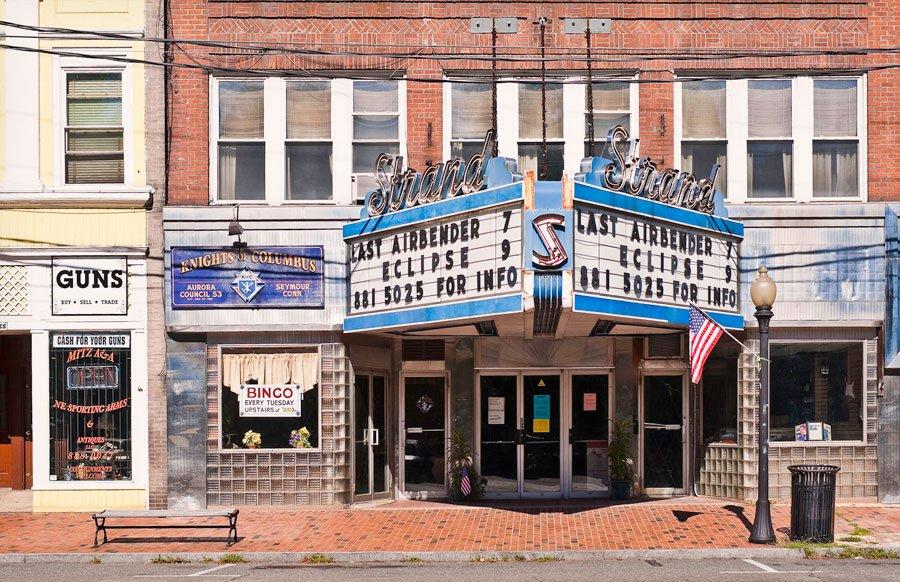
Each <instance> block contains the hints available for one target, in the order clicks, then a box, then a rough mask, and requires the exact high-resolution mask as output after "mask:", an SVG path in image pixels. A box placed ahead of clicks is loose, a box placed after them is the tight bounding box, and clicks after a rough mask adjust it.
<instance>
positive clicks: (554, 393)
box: [522, 374, 561, 494]
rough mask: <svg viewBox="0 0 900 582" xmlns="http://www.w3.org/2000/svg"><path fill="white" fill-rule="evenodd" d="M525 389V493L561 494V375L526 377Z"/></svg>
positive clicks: (523, 480) (523, 400)
mask: <svg viewBox="0 0 900 582" xmlns="http://www.w3.org/2000/svg"><path fill="white" fill-rule="evenodd" d="M522 388H523V389H522V394H523V399H522V405H523V409H524V415H523V416H524V420H525V424H524V427H523V428H524V430H523V431H522V437H523V438H522V445H523V449H524V450H523V454H524V465H525V466H524V471H523V476H522V493H523V494H528V493H539V494H547V493H559V492H560V491H561V490H560V439H559V409H560V406H559V374H541V375H534V376H532V375H525V377H524V378H523V382H522Z"/></svg>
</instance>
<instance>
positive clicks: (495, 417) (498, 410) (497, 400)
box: [488, 396, 506, 424]
mask: <svg viewBox="0 0 900 582" xmlns="http://www.w3.org/2000/svg"><path fill="white" fill-rule="evenodd" d="M505 409H506V398H504V397H503V396H488V424H503V421H504V417H505V416H506V414H505Z"/></svg>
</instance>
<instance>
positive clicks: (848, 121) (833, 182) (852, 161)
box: [813, 79, 859, 198]
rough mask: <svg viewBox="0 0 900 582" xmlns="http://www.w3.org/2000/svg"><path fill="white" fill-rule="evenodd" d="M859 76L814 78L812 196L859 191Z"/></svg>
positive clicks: (854, 193)
mask: <svg viewBox="0 0 900 582" xmlns="http://www.w3.org/2000/svg"><path fill="white" fill-rule="evenodd" d="M857 85H858V81H857V80H856V79H816V80H814V81H813V116H814V117H813V119H814V123H813V196H815V197H817V198H818V197H822V198H828V197H835V196H858V195H859V134H858V131H857V124H858V113H857V100H858V95H857Z"/></svg>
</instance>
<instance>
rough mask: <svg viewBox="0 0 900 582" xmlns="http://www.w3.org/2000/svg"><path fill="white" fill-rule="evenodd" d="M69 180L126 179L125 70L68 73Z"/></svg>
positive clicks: (109, 181) (102, 181) (101, 181)
mask: <svg viewBox="0 0 900 582" xmlns="http://www.w3.org/2000/svg"><path fill="white" fill-rule="evenodd" d="M65 164H66V175H65V180H66V184H122V183H124V182H125V144H124V128H123V126H122V73H120V72H115V73H113V72H102V73H101V72H96V73H95V72H84V73H80V72H79V73H73V72H70V73H67V74H66V123H65Z"/></svg>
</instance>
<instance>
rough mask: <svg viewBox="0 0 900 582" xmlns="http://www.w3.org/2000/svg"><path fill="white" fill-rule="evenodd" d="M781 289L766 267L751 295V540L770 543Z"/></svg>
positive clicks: (772, 536)
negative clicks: (773, 362) (755, 403)
mask: <svg viewBox="0 0 900 582" xmlns="http://www.w3.org/2000/svg"><path fill="white" fill-rule="evenodd" d="M777 292H778V289H777V287H776V286H775V281H773V280H772V278H771V277H769V272H768V271H767V270H766V268H765V267H760V268H759V273H758V274H757V275H756V279H755V280H754V281H753V284H752V285H750V299H751V300H752V301H753V305H755V306H756V313H754V315H755V316H756V321H758V322H759V357H760V366H759V444H758V446H759V475H758V484H757V491H758V494H757V496H756V516H755V517H754V519H753V530H752V531H751V532H750V541H751V542H752V543H754V544H768V543H772V542H774V541H775V530H774V529H773V528H772V512H771V508H770V504H769V320H770V319H772V305H773V304H774V303H775V295H776V294H777Z"/></svg>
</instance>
